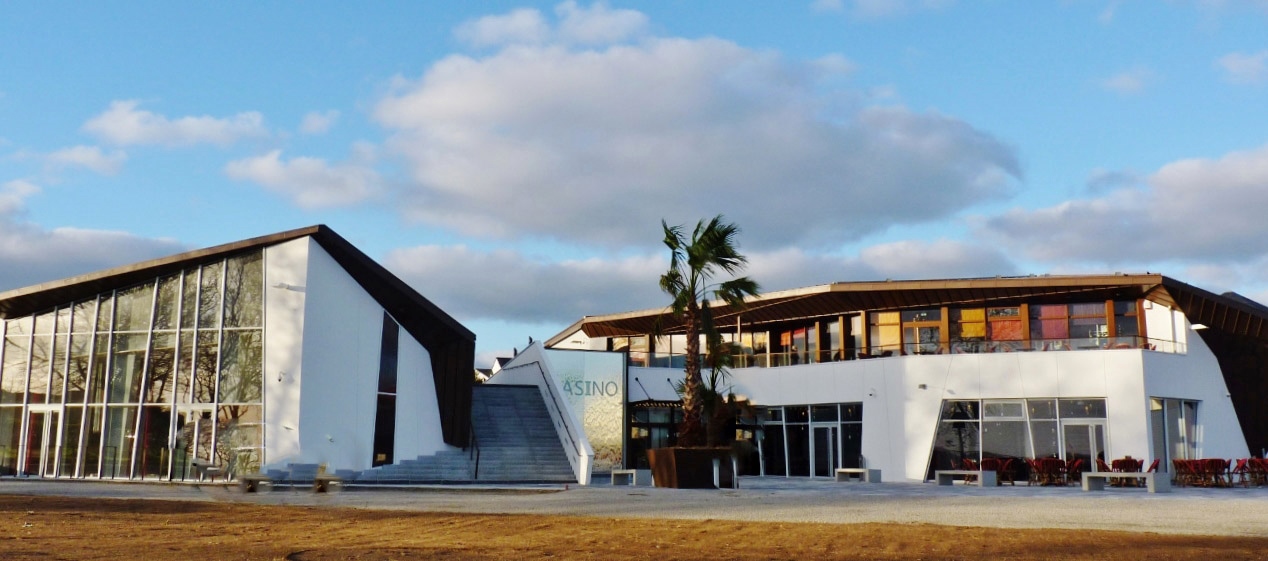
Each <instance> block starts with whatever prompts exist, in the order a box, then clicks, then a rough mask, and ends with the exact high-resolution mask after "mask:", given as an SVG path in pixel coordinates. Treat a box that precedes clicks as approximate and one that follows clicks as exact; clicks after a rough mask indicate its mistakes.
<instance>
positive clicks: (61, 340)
mask: <svg viewBox="0 0 1268 561" xmlns="http://www.w3.org/2000/svg"><path fill="white" fill-rule="evenodd" d="M68 345H70V336H68V335H58V336H57V337H55V338H54V339H53V365H52V370H53V375H52V377H51V378H49V388H48V400H49V403H61V402H62V393H63V391H64V389H65V388H66V350H67V346H68Z"/></svg>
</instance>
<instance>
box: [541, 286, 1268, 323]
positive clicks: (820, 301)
mask: <svg viewBox="0 0 1268 561" xmlns="http://www.w3.org/2000/svg"><path fill="white" fill-rule="evenodd" d="M1137 298H1144V299H1147V300H1151V301H1154V302H1158V303H1161V304H1164V305H1167V306H1170V307H1177V308H1179V309H1181V310H1182V311H1183V312H1184V313H1185V315H1187V316H1188V317H1189V319H1190V321H1191V322H1193V323H1203V324H1205V325H1207V326H1208V327H1211V328H1215V329H1221V330H1234V331H1236V332H1238V333H1242V334H1252V335H1254V336H1257V337H1263V336H1265V335H1268V331H1265V329H1264V328H1265V326H1264V322H1265V320H1268V309H1265V308H1263V307H1262V306H1257V305H1255V304H1254V303H1252V302H1249V301H1239V300H1238V299H1236V298H1232V297H1229V296H1221V295H1217V294H1213V293H1211V292H1208V291H1205V290H1202V289H1199V288H1196V287H1193V286H1191V285H1188V284H1185V283H1182V282H1180V281H1176V280H1174V279H1171V278H1168V277H1165V276H1163V275H1160V274H1152V273H1147V274H1143V275H1121V274H1119V275H1079V276H1032V277H996V278H978V279H948V280H908V281H869V282H847V283H833V284H826V285H819V286H812V287H807V288H800V289H795V290H786V291H779V292H771V293H767V294H764V295H762V296H760V297H757V298H751V299H749V300H748V301H747V303H746V306H745V307H744V309H742V310H737V309H734V308H733V307H731V306H729V305H727V304H725V303H723V302H711V303H710V307H711V308H712V309H713V312H714V318H715V322H716V323H717V324H718V325H720V326H722V325H733V324H734V323H735V322H736V320H737V318H738V320H739V323H740V324H741V325H745V326H760V325H763V324H771V323H778V322H787V321H796V320H803V319H804V320H809V319H815V318H823V317H832V316H836V315H842V314H849V313H857V312H863V311H875V310H905V309H920V308H930V307H938V306H973V305H981V306H993V305H994V306H1007V305H1016V304H1020V303H1022V302H1029V303H1052V304H1057V303H1073V302H1086V301H1089V300H1113V299H1137ZM658 325H659V328H660V329H659V332H660V333H664V334H675V333H682V332H683V331H684V326H683V323H682V322H681V321H679V320H677V319H675V318H673V316H672V315H671V314H670V313H669V309H668V308H658V309H650V310H642V311H635V312H625V313H619V314H611V315H604V316H587V317H585V318H582V320H581V321H579V322H578V323H577V324H574V326H573V327H571V328H569V329H568V330H566V331H565V333H573V332H575V331H576V330H577V329H580V330H582V331H583V332H584V333H585V334H586V335H587V336H590V337H621V336H634V335H644V334H648V333H654V332H657V329H656V328H657V326H658ZM561 335H562V334H561Z"/></svg>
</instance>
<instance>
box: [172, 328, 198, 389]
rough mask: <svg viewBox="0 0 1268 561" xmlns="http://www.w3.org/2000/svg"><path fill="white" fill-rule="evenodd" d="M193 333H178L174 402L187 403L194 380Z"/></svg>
mask: <svg viewBox="0 0 1268 561" xmlns="http://www.w3.org/2000/svg"><path fill="white" fill-rule="evenodd" d="M194 362H195V361H194V332H193V331H181V332H180V349H179V351H178V352H177V358H176V402H177V403H189V400H190V394H189V387H190V383H191V382H192V381H193V379H194Z"/></svg>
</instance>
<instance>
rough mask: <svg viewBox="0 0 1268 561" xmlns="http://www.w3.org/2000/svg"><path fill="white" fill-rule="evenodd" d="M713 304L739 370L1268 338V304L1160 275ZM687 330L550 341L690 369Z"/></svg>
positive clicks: (633, 325) (570, 333)
mask: <svg viewBox="0 0 1268 561" xmlns="http://www.w3.org/2000/svg"><path fill="white" fill-rule="evenodd" d="M710 305H711V307H712V308H713V310H714V314H715V318H716V323H717V325H718V326H719V328H720V330H721V331H722V332H723V338H724V339H725V340H726V341H728V342H730V343H732V344H734V345H735V348H736V354H735V355H734V361H733V364H734V366H735V367H739V368H743V367H768V366H789V365H794V364H808V363H821V362H832V361H840V360H857V359H869V358H877V357H890V356H903V355H923V354H960V353H1006V352H1036V351H1037V352H1051V351H1072V350H1092V349H1140V350H1150V351H1157V352H1171V353H1184V352H1186V341H1187V336H1188V335H1187V329H1186V320H1187V321H1188V322H1190V323H1191V324H1195V325H1196V324H1202V325H1204V326H1207V327H1209V328H1211V329H1214V330H1218V331H1220V332H1222V333H1226V334H1231V335H1239V336H1249V337H1252V338H1256V339H1260V338H1263V337H1265V336H1268V331H1265V330H1264V319H1265V316H1266V315H1268V314H1266V313H1265V310H1264V309H1263V308H1262V306H1259V305H1258V304H1256V303H1254V302H1251V301H1249V300H1245V299H1244V298H1241V297H1240V296H1237V295H1223V296H1221V295H1216V294H1213V293H1210V292H1207V291H1205V290H1202V289H1199V288H1196V287H1193V286H1191V285H1188V284H1185V283H1182V282H1179V281H1176V280H1174V279H1170V278H1168V277H1164V276H1162V275H1157V274H1144V275H1123V274H1115V275H1097V276H1030V277H997V278H981V279H952V280H933V281H881V282H856V283H834V284H829V285H820V286H813V287H808V288H801V289H795V290H787V291H779V292H771V293H768V294H764V295H762V296H760V297H758V298H753V299H751V300H750V301H749V302H748V304H747V306H746V307H745V308H743V309H734V308H732V307H730V306H727V305H726V304H725V303H721V302H714V303H711V304H710ZM683 332H684V327H683V325H682V324H681V322H678V321H676V320H675V319H674V318H673V317H672V316H670V315H669V313H668V310H667V309H663V308H660V309H651V310H643V311H637V312H627V313H620V314H611V315H605V316H587V317H585V318H583V319H582V320H580V321H578V322H577V323H576V324H574V325H573V326H572V327H570V328H569V329H567V330H565V331H564V332H562V333H561V334H560V335H557V336H556V337H554V338H552V339H550V340H549V341H547V343H546V344H547V346H551V347H560V348H567V347H574V348H592V349H593V348H602V349H608V350H626V351H628V352H629V355H630V361H631V364H633V365H639V366H664V367H681V366H682V364H683V362H684V361H685V360H686V357H685V356H683V351H684V350H685V348H686V339H685V336H684V335H683ZM653 333H656V334H657V335H656V336H653V335H652V334H653Z"/></svg>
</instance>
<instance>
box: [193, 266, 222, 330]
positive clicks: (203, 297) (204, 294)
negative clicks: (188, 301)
mask: <svg viewBox="0 0 1268 561" xmlns="http://www.w3.org/2000/svg"><path fill="white" fill-rule="evenodd" d="M219 326H220V263H213V264H211V265H207V266H205V267H203V269H202V279H200V281H199V289H198V328H199V329H203V328H214V327H219Z"/></svg>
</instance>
